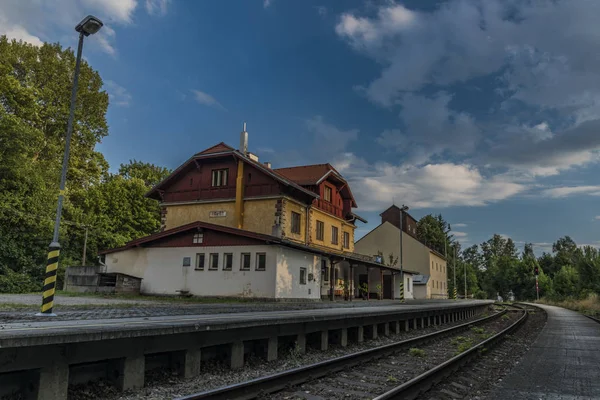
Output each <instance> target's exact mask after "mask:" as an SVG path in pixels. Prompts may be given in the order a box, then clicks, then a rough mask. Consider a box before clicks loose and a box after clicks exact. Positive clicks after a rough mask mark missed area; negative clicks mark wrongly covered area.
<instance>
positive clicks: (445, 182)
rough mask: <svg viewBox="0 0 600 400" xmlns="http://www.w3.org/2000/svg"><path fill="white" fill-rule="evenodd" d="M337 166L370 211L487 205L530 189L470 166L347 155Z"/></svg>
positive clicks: (358, 198)
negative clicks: (373, 160) (399, 162)
mask: <svg viewBox="0 0 600 400" xmlns="http://www.w3.org/2000/svg"><path fill="white" fill-rule="evenodd" d="M333 165H334V166H335V167H336V168H337V169H338V170H339V171H340V173H342V174H343V175H344V176H345V177H346V178H347V179H348V180H349V181H350V183H351V186H352V188H353V192H354V194H355V196H356V197H357V202H358V204H359V207H360V209H362V210H368V211H376V210H382V209H385V208H386V207H388V206H389V205H390V203H391V202H392V200H393V199H395V200H396V201H398V202H401V203H404V204H408V205H410V206H411V208H413V209H418V208H430V207H435V208H444V207H452V206H484V205H487V204H489V203H493V202H496V201H500V200H504V199H507V198H510V197H512V196H515V195H516V194H518V193H521V192H522V191H524V190H525V189H526V187H525V186H524V185H522V184H519V183H515V182H513V181H510V180H508V179H506V177H504V176H501V175H497V176H490V177H485V176H483V175H482V174H481V172H480V171H479V169H478V168H476V167H474V166H472V165H467V164H453V163H443V164H427V165H425V166H422V167H419V166H414V165H393V164H390V163H385V162H379V163H376V164H369V163H368V162H366V161H365V160H363V159H360V158H358V157H356V156H354V155H353V154H351V153H345V154H343V155H342V156H341V157H340V158H338V159H337V160H334V162H333Z"/></svg>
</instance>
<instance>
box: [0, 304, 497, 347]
mask: <svg viewBox="0 0 600 400" xmlns="http://www.w3.org/2000/svg"><path fill="white" fill-rule="evenodd" d="M372 304H373V305H372V306H361V307H332V308H320V309H306V310H289V311H281V310H278V311H258V312H229V313H210V314H198V315H163V316H155V317H152V316H149V317H126V318H110V319H85V320H66V321H65V320H53V319H52V317H38V318H39V319H37V320H34V321H28V322H11V323H0V347H20V346H31V345H47V344H52V343H67V342H78V341H90V340H105V339H117V338H123V337H134V336H146V335H165V334H174V333H185V332H190V331H200V330H219V329H231V328H244V327H255V326H260V325H271V324H282V323H302V322H312V321H327V320H336V319H344V318H360V317H372V316H377V315H385V314H404V313H406V314H407V315H410V314H411V313H418V312H421V311H434V310H449V309H456V308H465V307H472V306H477V305H484V304H492V301H482V300H466V301H465V300H462V301H448V302H432V303H426V304H402V303H398V302H395V303H393V302H388V303H385V304H382V305H376V304H375V303H372Z"/></svg>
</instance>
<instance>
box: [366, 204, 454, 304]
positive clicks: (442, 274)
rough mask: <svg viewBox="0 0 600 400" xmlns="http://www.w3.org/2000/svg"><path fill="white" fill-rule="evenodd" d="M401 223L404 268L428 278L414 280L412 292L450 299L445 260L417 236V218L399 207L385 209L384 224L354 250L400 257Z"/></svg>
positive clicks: (423, 296)
mask: <svg viewBox="0 0 600 400" xmlns="http://www.w3.org/2000/svg"><path fill="white" fill-rule="evenodd" d="M401 218H402V224H401V223H400V221H401ZM400 225H402V228H403V231H402V267H403V269H405V270H409V271H416V273H417V274H419V275H422V276H424V277H426V278H420V279H415V281H414V283H413V284H414V287H415V290H414V291H413V292H412V295H413V296H414V297H415V298H417V299H418V298H427V299H432V298H438V299H439V298H448V287H447V284H448V282H447V268H446V259H445V258H444V256H443V255H442V254H440V253H438V252H436V251H435V250H432V249H430V248H429V247H427V246H425V245H424V244H423V243H421V242H420V241H419V240H418V239H417V238H416V220H415V219H414V218H412V217H411V216H410V215H409V214H408V213H406V212H402V211H401V210H400V208H398V207H396V206H391V207H390V208H388V209H387V210H386V211H384V212H383V213H382V214H381V225H379V226H378V227H376V228H375V229H373V230H372V231H371V232H369V233H367V234H366V235H365V236H363V237H362V238H361V239H360V240H358V241H357V242H356V243H355V245H354V249H355V251H356V252H357V253H360V254H369V255H376V254H379V253H381V254H383V256H384V258H385V259H386V260H387V259H389V258H390V255H391V257H392V258H393V259H396V258H398V259H399V257H400ZM399 264H400V263H399V262H398V265H397V267H399ZM417 276H418V275H417ZM423 281H425V284H424V285H423V283H422V282H423ZM405 285H406V284H405Z"/></svg>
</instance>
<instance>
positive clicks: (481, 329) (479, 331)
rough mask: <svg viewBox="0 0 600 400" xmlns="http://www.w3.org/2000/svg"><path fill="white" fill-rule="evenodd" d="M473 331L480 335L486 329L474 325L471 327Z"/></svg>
mask: <svg viewBox="0 0 600 400" xmlns="http://www.w3.org/2000/svg"><path fill="white" fill-rule="evenodd" d="M471 331H472V332H473V333H477V334H478V335H481V334H483V333H485V329H483V328H478V327H476V326H474V327H472V328H471Z"/></svg>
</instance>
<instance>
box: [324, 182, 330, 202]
mask: <svg viewBox="0 0 600 400" xmlns="http://www.w3.org/2000/svg"><path fill="white" fill-rule="evenodd" d="M323 198H324V199H325V201H328V202H330V203H331V188H330V187H329V186H325V188H324V191H323Z"/></svg>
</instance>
